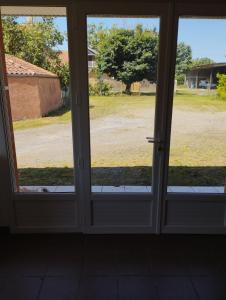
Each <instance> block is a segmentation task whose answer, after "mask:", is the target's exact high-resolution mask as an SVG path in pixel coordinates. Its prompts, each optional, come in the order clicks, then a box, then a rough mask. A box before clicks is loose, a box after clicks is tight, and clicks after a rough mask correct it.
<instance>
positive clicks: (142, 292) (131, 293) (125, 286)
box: [118, 276, 158, 300]
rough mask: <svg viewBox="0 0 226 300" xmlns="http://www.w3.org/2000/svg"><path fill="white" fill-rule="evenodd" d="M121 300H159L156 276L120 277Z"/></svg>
mask: <svg viewBox="0 0 226 300" xmlns="http://www.w3.org/2000/svg"><path fill="white" fill-rule="evenodd" d="M118 293H119V300H141V299H142V300H150V299H151V300H157V299H158V298H157V288H156V285H155V278H154V277H142V276H139V277H133V276H127V277H120V278H119V291H118Z"/></svg>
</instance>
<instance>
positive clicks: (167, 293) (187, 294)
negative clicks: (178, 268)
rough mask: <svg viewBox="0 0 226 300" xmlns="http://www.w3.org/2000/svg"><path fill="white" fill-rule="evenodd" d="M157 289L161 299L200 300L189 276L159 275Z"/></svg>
mask: <svg viewBox="0 0 226 300" xmlns="http://www.w3.org/2000/svg"><path fill="white" fill-rule="evenodd" d="M157 290H158V297H159V300H199V299H198V297H197V295H196V292H195V289H194V288H193V286H192V283H191V281H190V280H189V278H187V277H159V278H158V279H157Z"/></svg>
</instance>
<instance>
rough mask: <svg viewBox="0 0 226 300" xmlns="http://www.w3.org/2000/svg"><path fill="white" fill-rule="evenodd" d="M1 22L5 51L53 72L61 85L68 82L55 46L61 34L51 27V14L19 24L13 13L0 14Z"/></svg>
mask: <svg viewBox="0 0 226 300" xmlns="http://www.w3.org/2000/svg"><path fill="white" fill-rule="evenodd" d="M2 26H3V40H4V47H5V52H6V53H8V54H12V55H15V56H17V57H19V58H22V59H24V60H26V61H28V62H30V63H32V64H34V65H36V66H39V67H41V68H44V69H46V70H48V71H52V72H54V73H56V74H57V75H58V76H59V78H60V82H61V87H64V86H65V84H68V83H66V82H68V81H69V68H68V66H66V65H63V64H62V62H61V60H60V58H59V54H60V51H59V50H57V46H59V45H62V44H63V41H64V39H65V37H64V35H63V34H62V33H61V32H59V31H58V30H57V28H56V27H55V25H54V18H50V17H48V18H41V19H40V20H38V21H36V22H31V23H23V24H22V23H18V21H17V17H3V18H2Z"/></svg>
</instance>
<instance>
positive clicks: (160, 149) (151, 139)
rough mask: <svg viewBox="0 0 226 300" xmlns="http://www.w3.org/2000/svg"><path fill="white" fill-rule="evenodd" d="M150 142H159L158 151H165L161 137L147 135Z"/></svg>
mask: <svg viewBox="0 0 226 300" xmlns="http://www.w3.org/2000/svg"><path fill="white" fill-rule="evenodd" d="M146 139H147V141H148V143H152V144H155V143H157V144H158V148H157V151H158V152H160V151H163V145H162V144H163V142H162V141H161V140H160V139H155V138H154V137H149V136H147V137H146Z"/></svg>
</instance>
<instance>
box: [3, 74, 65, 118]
mask: <svg viewBox="0 0 226 300" xmlns="http://www.w3.org/2000/svg"><path fill="white" fill-rule="evenodd" d="M8 82H9V95H10V105H11V111H12V118H13V121H17V120H22V119H34V118H39V117H42V116H44V115H46V114H47V113H48V112H50V111H52V110H54V109H56V108H58V107H59V106H61V104H62V102H61V90H60V83H59V79H58V78H50V77H31V76H30V77H19V76H8Z"/></svg>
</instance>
